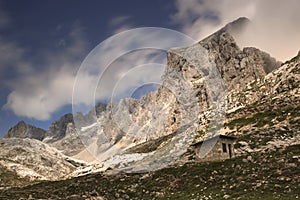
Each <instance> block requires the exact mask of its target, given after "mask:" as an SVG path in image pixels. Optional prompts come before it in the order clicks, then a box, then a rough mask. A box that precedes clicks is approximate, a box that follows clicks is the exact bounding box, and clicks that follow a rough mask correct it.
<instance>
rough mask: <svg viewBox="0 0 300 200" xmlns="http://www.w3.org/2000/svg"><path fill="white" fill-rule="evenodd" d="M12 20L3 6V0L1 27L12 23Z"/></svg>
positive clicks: (0, 9)
mask: <svg viewBox="0 0 300 200" xmlns="http://www.w3.org/2000/svg"><path fill="white" fill-rule="evenodd" d="M11 22H12V20H11V17H10V16H9V14H8V13H7V12H6V11H5V10H4V9H3V8H2V5H1V2H0V29H1V28H5V27H7V26H9V25H11Z"/></svg>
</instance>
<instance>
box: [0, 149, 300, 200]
mask: <svg viewBox="0 0 300 200" xmlns="http://www.w3.org/2000/svg"><path fill="white" fill-rule="evenodd" d="M297 156H300V145H295V146H290V147H288V148H286V149H285V150H282V149H281V150H277V151H272V152H269V153H266V154H262V155H259V154H252V155H251V157H252V159H248V160H251V161H247V159H246V157H247V156H244V157H239V158H234V159H231V160H226V161H224V162H211V163H190V164H186V165H184V166H177V167H171V168H166V169H163V170H159V171H156V172H152V173H148V174H118V175H103V174H93V175H88V176H84V177H77V178H74V179H69V180H64V181H56V182H43V183H39V184H36V185H30V186H27V187H23V188H11V189H9V190H4V191H1V192H0V199H18V198H20V197H23V198H24V197H25V198H27V197H29V195H32V197H33V198H53V199H86V198H87V197H96V196H102V197H104V199H185V200H186V199H223V197H224V195H229V198H230V199H295V198H297V197H298V198H300V190H299V187H300V177H299V175H300V168H299V159H300V158H297Z"/></svg>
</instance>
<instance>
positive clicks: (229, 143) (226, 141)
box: [192, 135, 235, 162]
mask: <svg viewBox="0 0 300 200" xmlns="http://www.w3.org/2000/svg"><path fill="white" fill-rule="evenodd" d="M234 141H235V138H234V137H231V136H226V135H219V136H215V137H213V138H209V139H206V140H205V141H200V142H197V143H195V144H193V145H192V147H194V151H195V157H196V160H197V161H201V162H206V161H216V160H225V159H230V158H232V157H234ZM204 142H205V146H203V144H204ZM202 146H203V148H201V147H202ZM207 149H208V150H207ZM200 150H201V151H200ZM205 151H208V152H207V153H205ZM203 155H205V156H203Z"/></svg>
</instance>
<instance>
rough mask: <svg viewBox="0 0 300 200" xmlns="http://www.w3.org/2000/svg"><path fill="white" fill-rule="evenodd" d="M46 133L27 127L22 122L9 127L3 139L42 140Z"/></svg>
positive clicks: (39, 129) (30, 126)
mask: <svg viewBox="0 0 300 200" xmlns="http://www.w3.org/2000/svg"><path fill="white" fill-rule="evenodd" d="M45 133H46V131H45V130H43V129H41V128H37V127H35V126H32V125H29V124H27V123H26V122H24V121H19V122H18V123H17V124H16V125H15V126H13V127H11V128H10V129H9V130H8V131H7V133H6V134H5V135H4V138H33V139H37V140H42V139H44V137H45Z"/></svg>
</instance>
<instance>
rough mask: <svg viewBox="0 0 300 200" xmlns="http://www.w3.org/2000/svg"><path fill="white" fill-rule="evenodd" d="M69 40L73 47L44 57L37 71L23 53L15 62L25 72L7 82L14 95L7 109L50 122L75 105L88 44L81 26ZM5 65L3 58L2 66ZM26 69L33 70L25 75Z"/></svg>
mask: <svg viewBox="0 0 300 200" xmlns="http://www.w3.org/2000/svg"><path fill="white" fill-rule="evenodd" d="M68 37H69V38H70V39H71V43H70V44H69V45H68V44H67V45H66V47H65V48H64V49H62V50H61V51H59V52H55V53H53V52H43V53H42V55H43V58H42V60H43V62H44V66H42V67H36V66H35V68H34V67H33V66H34V64H33V63H28V62H25V61H24V60H25V59H24V58H23V57H24V56H23V55H22V49H21V50H20V53H19V54H20V55H19V54H18V55H19V56H18V57H15V60H17V62H18V63H19V64H18V65H19V66H20V69H22V70H23V71H22V70H19V74H20V75H19V77H18V79H15V80H11V81H8V82H7V84H8V85H9V87H10V88H11V90H12V92H11V93H10V94H9V95H8V98H7V103H6V105H5V106H4V108H6V109H11V110H12V111H13V112H14V113H15V114H16V115H18V116H25V117H29V118H34V119H38V120H47V119H49V118H50V117H51V115H52V113H53V112H55V111H57V110H59V109H60V108H61V107H63V106H65V105H67V104H71V102H72V89H73V84H74V80H75V76H76V71H77V69H78V68H79V65H80V62H81V60H78V58H80V57H82V55H83V54H85V52H86V47H87V43H86V41H85V39H84V37H83V32H82V28H81V26H80V25H79V24H75V25H74V27H73V29H72V31H71V32H70V34H69V36H68ZM8 47H10V48H11V49H12V50H10V51H8V52H7V53H8V54H9V52H13V49H14V48H16V46H12V47H11V46H9V45H8ZM12 57H13V56H12ZM10 60H11V59H10ZM4 61H5V60H4ZM4 61H3V60H1V58H0V62H4ZM24 66H28V67H27V68H30V69H31V70H25V71H24V69H25V68H24Z"/></svg>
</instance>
